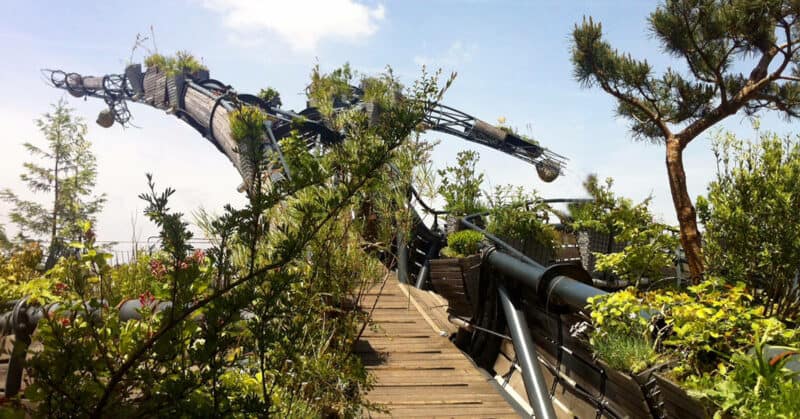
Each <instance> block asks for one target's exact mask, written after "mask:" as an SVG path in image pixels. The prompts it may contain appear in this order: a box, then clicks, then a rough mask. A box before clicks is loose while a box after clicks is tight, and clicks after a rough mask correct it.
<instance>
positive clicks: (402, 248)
mask: <svg viewBox="0 0 800 419" xmlns="http://www.w3.org/2000/svg"><path fill="white" fill-rule="evenodd" d="M403 236H404V234H403V233H402V232H401V233H397V279H398V280H399V281H400V283H401V284H408V246H406V240H405V238H404V237H403Z"/></svg>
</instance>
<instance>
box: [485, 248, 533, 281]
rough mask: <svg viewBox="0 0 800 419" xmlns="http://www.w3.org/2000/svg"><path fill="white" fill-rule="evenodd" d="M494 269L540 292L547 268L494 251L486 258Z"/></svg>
mask: <svg viewBox="0 0 800 419" xmlns="http://www.w3.org/2000/svg"><path fill="white" fill-rule="evenodd" d="M486 261H487V262H489V264H490V265H492V267H494V268H497V270H498V271H500V272H502V273H503V275H506V276H508V277H511V278H512V279H514V280H517V281H519V282H521V283H523V284H525V285H527V286H528V287H530V288H531V289H533V290H537V291H538V290H539V285H540V283H541V279H542V275H543V274H544V271H545V268H544V266H542V265H539V264H538V263H536V262H532V263H525V262H523V261H521V260H519V259H517V258H515V257H513V256H510V255H508V254H506V253H504V252H501V251H497V250H495V251H492V252H490V253H489V255H488V256H487V258H486Z"/></svg>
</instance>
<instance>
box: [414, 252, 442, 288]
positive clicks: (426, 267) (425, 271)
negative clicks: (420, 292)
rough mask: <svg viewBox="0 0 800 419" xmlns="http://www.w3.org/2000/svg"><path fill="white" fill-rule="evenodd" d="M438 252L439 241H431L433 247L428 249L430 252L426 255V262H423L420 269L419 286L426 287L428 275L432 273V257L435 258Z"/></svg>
mask: <svg viewBox="0 0 800 419" xmlns="http://www.w3.org/2000/svg"><path fill="white" fill-rule="evenodd" d="M437 253H439V242H438V241H434V242H433V243H431V247H430V249H428V253H427V254H426V255H425V262H424V263H423V264H422V268H420V269H419V276H418V277H417V288H419V289H424V288H425V281H427V280H428V275H430V273H431V259H433V258H434V257H435V256H436V254H437Z"/></svg>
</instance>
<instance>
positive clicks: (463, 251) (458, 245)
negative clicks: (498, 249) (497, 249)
mask: <svg viewBox="0 0 800 419" xmlns="http://www.w3.org/2000/svg"><path fill="white" fill-rule="evenodd" d="M482 240H483V234H481V233H479V232H477V231H474V230H461V231H458V232H455V233H453V234H450V235H449V236H447V247H445V248H444V249H442V254H444V255H445V256H447V257H464V256H469V255H474V254H475V253H478V250H480V244H481V241H482Z"/></svg>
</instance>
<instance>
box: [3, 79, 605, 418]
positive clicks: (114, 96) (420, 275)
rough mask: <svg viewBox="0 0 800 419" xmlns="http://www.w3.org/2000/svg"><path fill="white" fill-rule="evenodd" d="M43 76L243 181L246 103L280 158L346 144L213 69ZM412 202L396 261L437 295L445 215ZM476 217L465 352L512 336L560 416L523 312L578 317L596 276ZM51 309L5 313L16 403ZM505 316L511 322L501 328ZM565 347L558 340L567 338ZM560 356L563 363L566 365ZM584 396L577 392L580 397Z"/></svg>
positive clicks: (545, 406) (511, 142) (539, 402)
mask: <svg viewBox="0 0 800 419" xmlns="http://www.w3.org/2000/svg"><path fill="white" fill-rule="evenodd" d="M44 71H45V74H46V76H47V77H48V79H49V80H50V81H51V83H52V84H53V86H54V87H57V88H60V89H64V90H66V91H68V92H69V93H70V94H71V95H73V96H75V97H94V98H99V99H102V100H103V101H105V103H106V104H107V105H108V108H107V109H105V110H104V111H102V112H101V113H100V115H99V117H98V120H97V122H98V124H100V125H101V126H104V127H109V126H111V125H113V123H114V122H116V123H119V124H122V125H125V124H128V123H129V122H130V119H131V114H130V112H129V110H128V103H129V102H138V103H142V104H147V105H150V106H153V107H156V108H159V109H163V110H165V111H167V112H168V113H171V114H174V115H175V116H176V117H178V118H180V119H182V120H184V121H185V122H186V123H188V124H189V125H191V126H192V127H193V128H195V129H196V130H197V131H198V132H199V133H200V134H201V135H202V136H203V137H205V138H206V139H208V140H209V141H210V142H211V143H212V144H214V146H215V147H216V148H217V149H218V150H219V151H221V152H222V153H223V154H225V156H226V157H227V158H228V159H229V160H230V161H231V163H233V165H234V166H235V167H236V169H237V170H238V171H239V173H240V174H241V175H242V178H243V179H249V178H250V176H249V175H248V168H247V167H246V165H243V164H242V162H240V160H239V155H238V153H237V151H236V143H235V142H234V140H233V138H232V137H231V133H230V127H229V122H228V114H229V113H230V112H232V111H233V110H235V109H236V108H237V107H239V106H241V105H243V104H248V105H255V106H258V107H260V108H261V109H262V110H263V111H264V112H266V113H268V114H269V115H270V116H271V118H270V120H271V121H270V122H268V123H267V126H266V128H267V133H268V135H267V138H266V139H265V143H264V145H263V146H264V147H265V148H266V149H268V150H270V151H274V152H275V153H276V154H277V155H278V156H281V150H280V146H279V140H280V139H281V138H284V137H285V136H287V135H289V134H290V130H291V129H294V128H297V126H298V121H299V125H300V128H299V132H300V136H301V138H302V139H304V140H305V141H306V143H307V145H308V147H309V148H314V147H316V148H321V149H324V147H326V146H328V145H330V144H332V143H335V142H338V141H341V140H343V138H344V136H343V134H342V133H340V132H336V131H334V130H332V129H330V128H329V125H327V124H326V121H325V120H324V119H323V118H322V116H321V115H320V113H319V111H317V109H315V108H313V107H309V108H307V109H305V110H303V111H300V112H294V111H287V110H283V109H280V108H279V106H278V105H279V103H277V101H274V102H266V101H264V100H262V99H260V98H258V97H256V96H253V95H248V94H239V93H237V92H236V91H235V90H234V89H233V88H232V87H231V86H229V85H226V84H224V83H222V82H219V81H217V80H214V79H211V78H209V74H208V72H207V71H199V72H196V73H192V74H189V73H184V74H177V75H168V74H166V73H165V72H163V71H160V70H158V69H156V68H148V69H147V70H146V71H144V72H143V71H142V67H141V65H138V64H137V65H130V66H128V67H127V68H126V69H125V71H124V73H123V74H120V75H107V76H102V77H95V76H81V75H79V74H76V73H67V72H64V71H61V70H44ZM352 93H353V94H352V97H351V98H350V99H349V100H344V101H338V103H336V104H335V108H337V109H345V108H352V107H360V108H361V109H363V110H364V111H365V112H371V111H373V110H374V108H373V107H371V104H368V103H364V102H363V100H362V99H363V92H362V91H361V89H359V88H357V87H354V88H352ZM424 127H425V128H426V129H429V130H434V131H439V132H443V133H447V134H451V135H454V136H457V137H459V138H462V139H465V140H467V141H471V142H475V143H478V144H482V145H484V146H488V147H491V148H494V149H496V150H499V151H501V152H504V153H506V154H509V155H511V156H513V157H516V158H518V159H521V160H523V161H525V162H528V163H530V164H532V165H534V166H535V167H536V169H537V172H538V174H539V177H540V178H541V179H542V180H544V181H546V182H550V181H553V180H554V179H555V178H557V177H558V176H559V174H561V173H562V171H563V169H564V166H565V164H566V159H565V158H564V157H562V156H559V155H558V154H556V153H553V152H552V151H550V150H548V149H546V148H544V147H542V146H540V145H539V144H538V143H536V142H534V141H532V140H529V139H527V138H524V137H522V136H519V135H517V134H515V133H513V132H509V131H506V130H503V129H501V128H498V127H495V126H492V125H490V124H488V123H486V122H484V121H482V120H480V119H477V118H475V117H473V116H470V115H468V114H466V113H464V112H462V111H459V110H456V109H453V108H450V107H447V106H444V105H437V106H435V107H434V108H433V111H432V112H430V114H428V115H427V116H426V118H425V120H424ZM281 159H282V157H281ZM281 163H282V160H281ZM282 165H283V166H284V167H283V168H282V169H283V170H276V171H274V172H273V176H274V177H276V178H279V177H280V176H291V173H290V172H289V171H288V168H287V167H285V164H282ZM273 180H275V179H273ZM412 204H415V205H416V206H420V207H422V210H423V211H424V212H426V213H428V214H430V215H432V216H433V218H434V221H433V227H432V228H429V227H427V226H426V225H425V223H423V222H422V219H421V218H420V217H419V215H418V214H417V213H416V211H414V215H415V216H416V220H417V222H416V228H415V229H414V233H413V234H412V236H411V237H398V238H397V241H396V246H397V254H398V256H399V257H398V258H399V263H398V267H397V269H398V278H399V280H400V281H402V282H405V283H408V284H412V285H416V286H417V287H418V288H430V285H431V284H430V281H429V280H428V275H429V271H430V261H431V260H432V259H436V258H437V257H438V253H439V249H440V248H441V247H442V245H443V244H444V237H443V234H442V233H441V232H440V229H439V225H438V224H439V218H438V217H439V216H441V215H445V214H446V213H445V212H443V211H437V210H434V209H432V208H430V207H429V206H428V205H426V204H425V203H424V202H422V200H421V199H420V198H419V196H418V194H417V193H416V191H414V190H411V191H410V193H409V203H408V205H409V207H410V208H412V209H413V208H414V205H412ZM474 218H475V217H466V218H464V219H462V220H460V222H461V224H462V225H463V226H465V227H467V228H471V229H475V230H478V231H481V232H483V233H484V234H485V235H486V237H487V239H488V240H489V241H490V242H491V243H492V244H493V245H494V247H492V248H490V249H487V250H486V251H485V252H484V257H483V262H484V264H485V265H486V266H487V268H488V269H482V271H481V275H480V278H478V279H477V281H479V284H466V287H467V288H469V289H480V290H482V291H481V293H480V294H479V295H475V296H473V300H472V301H470V303H471V304H472V305H473V307H474V311H473V316H472V319H456V320H457V321H458V322H460V323H459V324H462V325H465V326H466V327H465V330H469V331H471V333H473V335H474V336H473V338H472V339H473V342H472V345H473V349H472V350H468V351H467V352H469V353H470V354H471V355H472V356H473V357H476V360H477V358H478V357H483V358H486V357H487V353H488V358H486V359H489V360H492V359H494V358H492V357H495V358H496V357H497V356H498V354H497V348H496V347H495V349H492V347H491V345H489V346H486V345H484V346H480V345H479V343H480V336H478V334H480V333H483V332H489V333H487V334H485V336H489V337H493V338H497V336H505V333H504V331H505V330H508V331H509V334H510V335H511V338H512V341H513V347H514V349H515V350H516V358H517V359H518V360H519V364H518V365H519V369H520V370H521V373H522V375H523V381H524V384H525V392H526V393H527V395H528V401H529V404H530V405H531V407H532V410H533V412H534V413H535V415H536V417H540V418H552V417H555V413H554V409H553V405H552V404H551V398H552V397H553V395H552V394H550V392H549V391H548V388H547V385H546V382H545V379H544V378H543V368H542V366H543V365H544V366H545V367H546V369H547V371H548V373H551V374H553V376H554V377H556V378H555V380H556V381H557V382H558V381H561V379H560V378H559V377H561V376H562V375H563V372H562V371H561V370H560V367H557V368H553V367H552V366H548V365H549V364H540V362H542V361H541V359H542V358H541V356H540V355H539V354H538V353H537V350H536V347H535V345H534V336H532V333H531V326H529V324H528V322H527V320H526V317H527V316H529V313H528V314H526V310H527V311H528V312H529V311H530V310H531V309H532V308H536V309H538V310H543V311H544V312H547V313H575V312H577V311H579V310H582V309H583V307H584V306H585V305H586V300H587V298H589V297H591V296H595V295H601V294H603V293H604V291H602V290H600V289H597V288H594V287H592V286H591V283H592V282H591V277H590V276H589V274H588V273H587V272H586V271H585V270H583V268H581V267H580V266H579V265H574V264H555V265H551V266H549V267H545V266H543V265H541V264H539V263H538V262H536V261H534V260H532V259H531V258H529V257H527V256H526V255H524V254H523V253H522V252H520V251H518V250H516V249H514V248H513V247H511V246H509V245H507V244H506V243H504V242H503V241H502V240H500V239H499V238H497V237H494V236H492V235H491V234H489V233H487V232H486V231H484V230H483V229H481V228H480V227H479V226H478V225H477V224H475V223H473V221H472V220H473V219H474ZM520 289H524V290H526V291H525V292H526V293H527V294H525V293H523V294H524V295H530V296H531V297H530V298H525V299H520V298H519V295H517V294H516V293H515V292H514V291H515V290H520ZM136 304H137V302H136V301H133V300H132V301H128V302H126V303H125V304H123V305H122V307H121V309H120V315H121V316H122V317H123V319H129V318H134V317H136V315H137V310H136V309H137V308H138V307H137V306H136ZM50 309H51V308H48V307H45V308H41V307H35V306H29V305H27V304H26V303H25V300H24V299H22V300H19V301H15V302H14V304H13V307H10V310H8V309H6V310H7V312H5V313H4V314H0V334H2V335H9V334H13V335H15V337H16V340H15V347H14V352H13V354H12V357H11V360H10V365H9V373H8V378H7V382H6V385H5V393H6V396H11V395H14V394H16V393H17V391H18V390H19V388H20V380H21V377H22V368H23V363H24V359H25V352H26V350H27V346H28V345H29V344H30V341H31V334H32V333H33V331H34V329H35V327H36V323H37V322H38V320H39V319H40V318H41V317H42V316H43V315H44V313H45V312H46V311H48V310H50ZM156 309H163V307H161V306H159V307H157V308H156ZM87 311H90V310H87ZM492 313H494V314H492ZM498 313H499V314H498ZM502 313H504V314H505V315H504V316H503V315H502ZM503 318H505V320H501V319H503ZM483 319H489V320H488V321H484V320H483ZM498 321H499V322H501V323H498ZM536 338H537V339H538V338H541V336H536ZM546 338H547V339H551V338H552V339H555V338H553V337H546ZM558 339H559V342H560V337H559V338H558ZM559 345H561V344H560V343H559ZM560 347H561V346H559V348H560ZM475 348H479V349H475ZM487 348H488V349H487ZM559 350H560V349H559ZM560 357H561V355H559V360H560V359H561V358H560ZM559 362H560V361H559ZM479 364H480V362H479ZM579 390H580V389H577V390H575V391H577V392H578V394H579V395H580V394H581V393H580V392H579ZM583 397H585V398H586V399H587V400H589V399H592V397H593V396H591V395H589V396H586V395H585V394H584V395H583ZM591 403H594V404H592V405H593V406H597V412H598V414H600V413H601V412H603V413H604V414H607V415H608V412H609V410H608V409H605V410H603V409H604V407H603V404H602V401H600V402H598V401H596V400H594V401H591ZM611 416H615V415H611Z"/></svg>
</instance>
